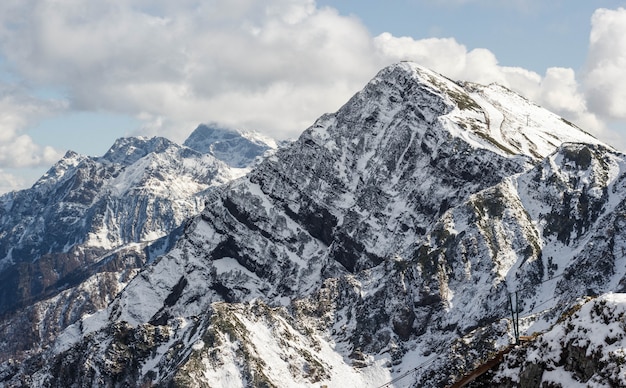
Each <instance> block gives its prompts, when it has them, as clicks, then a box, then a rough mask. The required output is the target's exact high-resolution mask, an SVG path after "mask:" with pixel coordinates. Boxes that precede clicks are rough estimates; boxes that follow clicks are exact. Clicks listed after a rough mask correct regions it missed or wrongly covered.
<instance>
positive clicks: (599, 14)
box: [584, 8, 626, 119]
mask: <svg viewBox="0 0 626 388" xmlns="http://www.w3.org/2000/svg"><path fill="white" fill-rule="evenodd" d="M584 85H585V88H586V91H587V98H588V102H589V106H590V107H591V109H593V110H594V111H596V112H598V113H599V114H601V115H605V116H608V117H610V118H613V119H626V9H624V8H618V9H617V10H609V9H598V10H597V11H596V12H595V13H594V14H593V17H592V19H591V35H590V39H589V53H588V58H587V69H586V74H585V79H584Z"/></svg>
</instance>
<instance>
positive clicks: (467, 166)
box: [0, 63, 626, 387]
mask: <svg viewBox="0 0 626 388" xmlns="http://www.w3.org/2000/svg"><path fill="white" fill-rule="evenodd" d="M572 142H574V143H572ZM624 167H625V166H624V155H622V154H619V153H616V152H614V151H613V150H611V149H610V148H608V147H607V146H604V145H602V144H601V143H600V142H599V141H597V140H596V139H594V138H593V137H591V136H589V135H588V134H586V133H584V132H582V131H580V130H579V129H577V128H575V127H573V126H572V125H571V124H569V123H567V122H566V121H564V120H562V119H560V118H559V117H557V116H555V115H553V114H551V113H549V112H547V111H545V110H543V109H541V108H539V107H537V106H536V105H533V104H532V103H530V102H528V101H526V100H524V99H523V98H521V97H519V96H517V95H515V94H514V93H512V92H510V91H508V90H506V89H504V88H501V87H498V86H495V85H492V86H488V87H485V86H480V85H474V84H464V83H458V84H457V83H454V82H452V81H450V80H448V79H446V78H444V77H442V76H440V75H438V74H436V73H433V72H430V71H428V70H426V69H423V68H421V67H419V66H417V65H415V64H411V63H401V64H398V65H393V66H391V67H389V68H386V69H384V70H382V71H381V72H380V73H379V74H378V75H377V76H376V77H375V78H374V79H373V80H372V81H371V82H370V83H369V84H368V85H367V86H366V87H365V88H364V89H363V90H362V91H361V92H359V93H358V94H357V95H355V96H354V97H353V98H352V99H351V100H350V101H348V103H347V104H346V105H345V106H343V107H342V108H341V109H340V110H339V111H338V112H336V113H334V114H329V115H325V116H323V117H321V118H320V119H319V120H317V121H316V123H314V124H313V125H312V126H311V127H310V128H309V129H307V130H306V131H305V132H304V133H303V134H302V136H301V137H300V138H299V139H298V140H297V141H295V142H294V143H292V144H291V145H290V146H289V147H286V148H283V149H280V150H278V151H277V152H276V153H275V154H274V155H272V156H269V157H268V158H267V159H265V160H264V161H263V162H261V163H260V164H259V165H258V166H256V167H255V168H254V169H253V170H252V171H251V172H250V173H249V174H248V175H246V176H245V177H242V178H240V179H238V180H236V181H234V182H232V183H231V184H228V185H227V186H224V187H223V188H220V189H216V190H213V191H211V192H210V193H209V194H208V196H207V198H206V207H205V208H204V209H203V211H202V212H201V213H200V215H198V216H196V217H194V218H192V219H191V220H190V221H189V222H188V223H187V224H186V226H185V228H184V231H183V232H182V237H181V238H180V240H178V242H177V243H176V245H175V247H174V248H173V249H172V250H170V251H169V252H167V253H166V254H165V255H163V256H161V257H159V258H158V259H156V260H155V261H154V262H153V263H151V264H150V265H149V266H146V267H145V268H144V269H142V270H141V272H140V274H139V275H138V276H136V277H134V278H133V279H132V280H131V281H130V282H129V283H128V285H127V286H126V287H125V288H124V290H123V291H121V292H120V293H119V294H118V296H117V297H116V298H115V299H114V300H113V301H112V302H111V303H110V304H109V305H108V307H107V308H106V309H102V310H100V311H99V312H97V313H95V314H94V315H91V316H89V317H85V318H83V319H82V320H81V321H80V322H78V323H76V324H74V325H72V326H71V327H69V328H67V329H66V330H65V331H64V332H63V333H62V334H61V335H60V336H59V337H58V339H57V341H56V343H55V345H54V346H53V347H51V348H50V349H48V350H45V351H43V352H41V353H38V354H37V355H34V356H33V357H31V358H29V359H28V360H27V361H26V362H25V363H23V364H21V365H17V364H15V363H11V362H10V361H8V362H5V363H4V364H3V365H2V368H0V370H1V371H2V372H1V374H0V380H3V381H6V382H10V383H11V384H15V385H20V384H22V385H43V386H60V385H70V386H85V385H92V384H99V385H111V386H124V385H132V386H135V385H141V384H155V385H159V386H172V385H173V386H203V385H204V386H224V387H226V386H228V387H233V386H242V387H243V386H294V387H295V386H311V385H328V386H341V385H349V386H380V385H383V384H385V383H387V382H389V381H391V380H396V381H401V384H403V386H406V385H407V384H408V385H410V386H444V385H446V384H450V383H452V382H454V381H455V380H456V379H457V378H458V377H459V376H462V375H463V374H464V373H465V372H466V371H468V370H471V369H472V368H473V366H474V365H476V364H478V363H480V362H482V361H484V359H486V358H488V355H489V354H490V353H492V352H494V351H496V350H497V349H499V348H501V347H502V346H505V345H506V344H507V343H508V342H509V341H510V340H511V338H510V334H509V321H508V320H507V317H508V316H509V315H510V313H509V312H508V297H509V295H511V293H514V292H515V291H517V292H518V294H519V295H520V300H521V302H520V303H519V305H518V310H519V311H520V315H522V316H523V323H522V326H523V330H524V331H525V332H533V331H543V330H545V329H546V328H548V327H550V325H552V324H553V323H554V322H555V321H556V319H557V318H558V317H559V316H560V315H561V313H562V312H563V311H565V310H566V309H567V308H568V306H569V305H570V304H571V303H573V302H574V301H575V300H576V298H578V297H581V296H584V295H588V294H599V293H603V292H607V291H617V290H619V289H620V287H623V284H624V283H626V281H625V280H623V279H624V275H625V273H624V272H625V271H624V270H623V268H626V266H624V265H623V263H622V262H621V260H622V258H621V255H620V254H619V252H620V249H621V247H622V244H623V241H624V239H623V237H622V236H621V227H620V225H621V222H622V220H621V214H622V212H621V210H620V209H621V207H622V203H623V198H624V194H625V193H626V192H625V191H624V188H623V187H622V186H623V176H624V172H625V171H624ZM607 237H608V238H607ZM576 282H578V283H576ZM579 284H585V287H579V286H578V285H579ZM399 384H400V383H399Z"/></svg>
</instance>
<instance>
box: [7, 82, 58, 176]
mask: <svg viewBox="0 0 626 388" xmlns="http://www.w3.org/2000/svg"><path fill="white" fill-rule="evenodd" d="M63 107H64V104H63V103H62V102H50V101H42V100H39V99H37V98H33V97H28V96H26V95H24V91H21V90H19V89H16V88H14V87H10V86H7V85H1V84H0V168H2V167H33V166H42V165H49V164H50V163H53V162H55V161H56V160H58V158H59V156H60V154H59V152H58V151H56V150H54V149H53V148H52V147H47V146H40V145H37V144H35V143H34V142H33V139H32V138H31V137H30V136H29V135H27V134H25V133H24V131H25V130H26V128H27V127H28V126H29V125H31V124H33V123H35V122H37V120H38V119H40V118H41V117H44V116H47V115H50V114H52V113H53V112H55V111H58V110H60V109H63ZM0 179H2V178H1V177H0ZM0 185H2V183H0Z"/></svg>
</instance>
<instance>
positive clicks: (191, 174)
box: [0, 128, 270, 355]
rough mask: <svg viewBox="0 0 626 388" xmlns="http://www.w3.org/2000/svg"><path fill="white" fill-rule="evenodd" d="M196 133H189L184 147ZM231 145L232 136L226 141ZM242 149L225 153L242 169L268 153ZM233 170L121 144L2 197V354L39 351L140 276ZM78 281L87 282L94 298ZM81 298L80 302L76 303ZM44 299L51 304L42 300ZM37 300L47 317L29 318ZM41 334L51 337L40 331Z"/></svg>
mask: <svg viewBox="0 0 626 388" xmlns="http://www.w3.org/2000/svg"><path fill="white" fill-rule="evenodd" d="M224 131H226V130H224ZM202 132H203V128H199V129H197V130H196V131H194V132H193V133H192V135H191V136H190V139H192V140H193V138H194V137H197V136H198V134H199V133H202ZM237 136H238V135H237V134H236V132H232V136H231V141H232V142H235V141H236V140H237ZM192 140H188V141H187V144H189V145H190V146H191V145H193V144H194V143H193V141H192ZM208 140H209V139H207V142H205V143H204V144H205V145H206V144H210V143H209V142H208ZM246 141H247V140H245V139H244V140H242V143H241V144H239V146H238V148H237V149H233V150H231V151H232V152H231V155H230V157H231V158H234V157H236V155H235V153H236V152H239V151H240V152H244V153H245V154H246V158H247V159H241V160H242V161H244V160H250V162H252V160H253V159H254V157H261V156H262V153H263V152H265V151H266V150H267V149H269V148H270V146H269V145H266V147H265V148H262V146H261V144H262V143H260V142H259V143H258V144H257V143H254V144H253V143H250V144H247V143H246ZM247 146H249V147H248V148H247ZM196 148H201V147H196ZM240 165H241V166H242V167H241V168H239V167H231V166H229V165H228V164H226V162H224V161H222V160H219V159H218V158H216V157H215V156H213V155H209V154H206V153H203V152H200V151H197V150H194V149H193V148H191V147H187V146H181V145H178V144H175V143H173V142H171V141H170V140H168V139H165V138H163V137H153V138H143V137H130V138H121V139H118V140H117V141H116V142H115V143H114V144H113V146H112V147H111V148H110V149H109V150H108V151H107V152H106V153H105V154H104V155H103V156H101V157H88V156H83V155H79V154H77V153H75V152H72V151H68V152H67V153H66V154H65V156H64V157H63V158H62V159H61V160H60V161H59V162H57V163H56V164H55V165H54V166H53V167H52V168H50V170H49V171H48V172H47V173H46V174H44V176H42V177H41V179H39V180H38V181H37V182H36V183H35V184H34V185H33V187H32V188H30V189H26V190H22V191H19V192H13V193H9V194H7V195H4V196H1V197H0V316H4V318H5V320H4V321H3V322H2V323H0V332H2V333H3V334H5V335H6V337H5V338H7V339H10V340H8V342H10V343H9V344H7V343H6V342H5V345H6V346H7V347H5V348H3V347H2V345H1V344H0V350H2V351H1V352H0V353H4V354H6V355H9V354H10V353H11V351H10V348H11V347H12V346H18V347H26V348H27V346H26V343H32V344H36V343H37V342H38V341H42V342H46V341H48V340H49V338H48V335H52V334H53V333H54V332H56V331H58V330H60V329H62V328H64V327H65V326H67V325H68V324H70V323H72V322H73V321H75V320H77V319H78V318H80V316H81V315H83V314H85V313H92V312H94V311H96V310H97V309H99V308H103V307H104V306H106V304H107V303H108V301H110V299H111V298H112V297H113V296H114V295H115V294H116V293H117V292H118V291H119V290H120V289H121V285H123V284H125V283H126V282H127V281H128V279H130V278H132V276H134V274H136V272H137V270H138V268H141V267H142V266H143V265H144V264H145V263H146V262H149V261H151V260H153V259H154V258H156V257H157V256H158V255H159V254H162V253H163V252H165V251H167V250H168V249H169V248H171V247H172V246H173V244H174V242H175V241H176V239H177V238H178V236H179V235H180V233H181V232H182V228H183V225H184V223H185V222H186V220H187V219H188V218H190V217H192V216H193V215H195V214H198V213H199V212H200V211H201V210H202V209H203V208H204V201H205V199H206V197H207V195H208V192H209V191H210V190H212V189H213V188H215V187H217V186H219V185H222V184H224V183H226V182H229V181H230V180H232V179H235V178H237V177H239V176H242V175H243V174H245V173H246V172H247V171H248V169H249V166H246V165H244V164H243V162H242V164H240ZM83 282H91V283H93V284H92V288H93V290H91V291H89V290H88V289H86V288H85V287H82V286H81V283H83ZM118 282H119V284H118ZM76 287H78V288H76ZM81 287H82V288H81ZM80 289H82V291H80V292H81V293H82V296H80V298H81V299H82V301H81V302H79V303H74V302H73V301H71V299H72V298H74V297H75V294H76V292H78V291H77V290H80ZM90 293H91V294H90ZM63 295H66V296H65V297H63ZM73 295H74V296H73ZM48 298H53V299H52V300H53V301H56V302H45V301H43V300H44V299H48ZM39 301H43V302H42V303H43V304H44V305H45V306H47V309H48V310H50V311H44V312H39V313H37V312H36V311H35V310H37V309H39V308H40V307H37V306H39V305H38V304H37V303H38V302H39ZM66 303H70V305H71V306H73V307H71V308H69V309H68V307H67V306H66ZM55 309H61V311H64V310H67V311H65V312H63V313H62V315H63V316H64V317H63V318H62V319H56V320H55V322H57V323H58V325H56V324H55V323H54V322H45V324H44V323H42V321H43V318H39V316H44V317H45V316H49V315H51V314H53V313H51V311H54V310H55ZM55 314H58V313H55ZM15 319H17V320H21V321H25V323H26V324H21V325H20V324H15ZM40 325H45V326H47V327H49V328H50V330H49V332H48V333H46V330H43V332H41V330H40V329H38V327H39V326H40ZM22 340H23V341H22ZM20 341H22V342H24V343H22V344H19V342H20Z"/></svg>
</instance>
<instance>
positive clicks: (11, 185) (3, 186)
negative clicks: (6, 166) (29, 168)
mask: <svg viewBox="0 0 626 388" xmlns="http://www.w3.org/2000/svg"><path fill="white" fill-rule="evenodd" d="M26 184H27V182H26V181H25V179H23V178H20V177H17V176H15V175H13V174H11V173H8V172H6V171H4V170H2V169H1V168H0V195H2V194H4V193H8V192H9V191H13V190H19V189H21V188H23V187H24V186H26Z"/></svg>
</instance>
